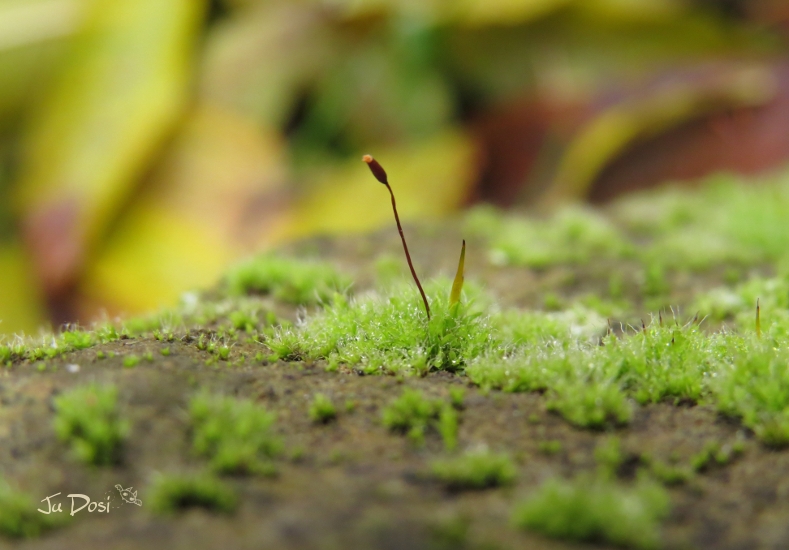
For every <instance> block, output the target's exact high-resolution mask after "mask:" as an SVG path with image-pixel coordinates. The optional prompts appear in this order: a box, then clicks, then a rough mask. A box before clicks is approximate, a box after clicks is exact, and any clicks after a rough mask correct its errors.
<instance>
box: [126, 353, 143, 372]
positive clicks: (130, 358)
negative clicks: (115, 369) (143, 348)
mask: <svg viewBox="0 0 789 550" xmlns="http://www.w3.org/2000/svg"><path fill="white" fill-rule="evenodd" d="M140 361H141V359H140V356H139V355H134V354H132V355H127V356H126V357H124V358H123V366H124V367H125V368H127V369H133V368H134V367H136V366H137V365H139V364H140Z"/></svg>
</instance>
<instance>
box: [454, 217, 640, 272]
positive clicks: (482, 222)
mask: <svg viewBox="0 0 789 550" xmlns="http://www.w3.org/2000/svg"><path fill="white" fill-rule="evenodd" d="M465 229H466V231H467V232H468V233H470V234H472V235H475V236H481V237H485V238H487V239H488V241H489V244H490V259H491V261H492V262H493V263H495V264H497V265H525V266H531V267H547V266H551V265H556V264H568V263H585V262H588V261H589V260H590V259H592V258H594V257H610V258H617V257H623V256H629V255H631V254H632V253H633V247H632V245H630V244H629V243H627V242H626V241H625V239H624V238H623V237H622V236H621V234H620V233H619V232H618V231H617V229H616V227H615V226H613V225H612V224H611V223H610V222H608V221H607V220H606V219H605V218H604V217H603V216H601V215H600V214H598V213H596V212H594V211H592V210H589V209H583V208H579V207H567V208H564V209H563V210H560V211H559V212H558V213H556V214H555V215H554V216H553V217H552V218H550V219H548V220H538V219H533V218H524V217H515V216H504V215H503V214H501V213H499V212H497V211H496V210H494V209H492V208H490V207H478V208H475V209H474V210H472V211H471V212H470V213H469V214H468V215H467V218H466V227H465Z"/></svg>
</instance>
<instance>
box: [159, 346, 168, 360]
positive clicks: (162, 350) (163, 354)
mask: <svg viewBox="0 0 789 550" xmlns="http://www.w3.org/2000/svg"><path fill="white" fill-rule="evenodd" d="M159 353H161V354H162V356H163V357H168V356H169V355H170V347H169V346H167V347H166V348H161V349H160V350H159Z"/></svg>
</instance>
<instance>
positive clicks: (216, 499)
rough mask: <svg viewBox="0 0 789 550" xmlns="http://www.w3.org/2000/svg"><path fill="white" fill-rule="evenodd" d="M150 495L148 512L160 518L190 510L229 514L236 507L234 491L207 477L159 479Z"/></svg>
mask: <svg viewBox="0 0 789 550" xmlns="http://www.w3.org/2000/svg"><path fill="white" fill-rule="evenodd" d="M150 495H151V496H150V498H149V500H150V503H151V509H152V510H153V511H154V512H155V513H157V514H161V515H172V514H174V513H176V512H178V511H180V510H183V509H186V508H193V507H199V508H205V509H206V510H210V511H212V512H221V513H224V514H230V513H232V512H234V511H235V510H236V508H237V506H238V497H237V496H236V493H235V491H233V490H232V489H231V488H230V487H228V486H227V485H226V484H225V483H223V482H221V481H220V480H218V479H216V478H214V477H212V476H209V475H207V474H199V475H181V474H179V475H168V476H159V477H158V478H157V479H156V480H155V481H154V484H153V487H152V488H151V492H150Z"/></svg>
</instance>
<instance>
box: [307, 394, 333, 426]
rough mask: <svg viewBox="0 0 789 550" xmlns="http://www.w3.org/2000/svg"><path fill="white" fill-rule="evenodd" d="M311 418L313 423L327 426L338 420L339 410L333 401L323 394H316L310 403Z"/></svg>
mask: <svg viewBox="0 0 789 550" xmlns="http://www.w3.org/2000/svg"><path fill="white" fill-rule="evenodd" d="M309 413H310V418H311V419H312V421H313V422H317V423H319V424H326V423H328V422H331V421H332V420H334V419H335V418H337V409H336V408H335V407H334V403H332V402H331V399H329V398H328V397H326V396H325V395H324V394H322V393H316V394H315V396H314V397H313V399H312V403H310V409H309Z"/></svg>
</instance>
